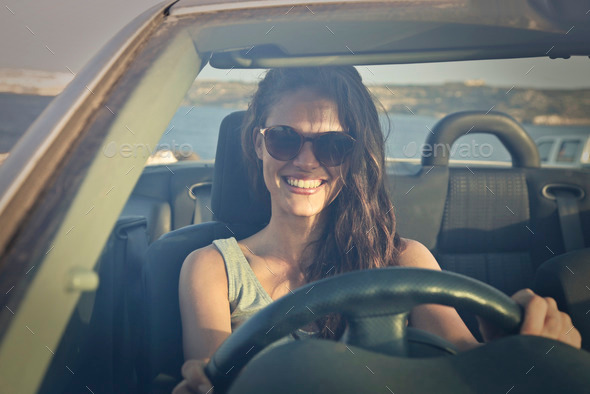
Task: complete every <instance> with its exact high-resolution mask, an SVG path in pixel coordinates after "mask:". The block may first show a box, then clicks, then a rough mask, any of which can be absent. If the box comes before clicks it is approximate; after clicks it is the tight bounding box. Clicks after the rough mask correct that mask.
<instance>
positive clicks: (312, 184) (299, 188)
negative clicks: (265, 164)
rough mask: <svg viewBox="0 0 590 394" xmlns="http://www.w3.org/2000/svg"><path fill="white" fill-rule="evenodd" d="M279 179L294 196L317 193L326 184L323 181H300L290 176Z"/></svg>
mask: <svg viewBox="0 0 590 394" xmlns="http://www.w3.org/2000/svg"><path fill="white" fill-rule="evenodd" d="M281 179H282V180H283V181H284V182H285V184H286V185H287V189H288V190H289V191H290V192H292V193H295V194H306V195H309V194H314V193H317V192H318V191H319V190H320V189H321V188H323V187H324V185H325V184H326V183H327V181H326V180H325V179H305V180H304V179H300V178H294V177H291V176H282V177H281Z"/></svg>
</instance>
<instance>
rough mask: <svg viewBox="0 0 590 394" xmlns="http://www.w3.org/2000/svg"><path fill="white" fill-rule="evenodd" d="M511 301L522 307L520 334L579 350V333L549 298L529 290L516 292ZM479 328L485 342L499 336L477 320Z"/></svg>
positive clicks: (580, 338)
mask: <svg viewBox="0 0 590 394" xmlns="http://www.w3.org/2000/svg"><path fill="white" fill-rule="evenodd" d="M512 299H513V300H514V301H516V303H518V304H519V305H522V306H523V307H524V317H523V322H522V326H521V328H520V334H522V335H538V336H542V337H546V338H551V339H555V340H558V341H561V342H564V343H567V344H568V345H570V346H573V347H575V348H577V349H579V348H580V347H581V346H582V337H581V336H580V332H579V331H578V330H577V329H576V328H575V327H574V325H573V324H572V319H571V318H570V317H569V315H568V314H566V313H563V312H561V311H559V309H557V303H556V302H555V300H554V299H553V298H551V297H541V296H539V295H537V294H535V293H534V292H533V291H532V290H530V289H523V290H520V291H518V292H516V293H515V294H514V295H513V296H512ZM478 320H479V328H480V331H481V333H482V335H483V338H484V340H485V341H486V342H488V341H489V340H493V339H495V338H497V337H499V336H501V335H500V334H499V332H498V330H497V329H495V328H494V327H492V326H491V325H490V324H488V323H486V322H484V321H483V320H482V319H479V318H478Z"/></svg>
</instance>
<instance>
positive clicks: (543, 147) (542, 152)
mask: <svg viewBox="0 0 590 394" xmlns="http://www.w3.org/2000/svg"><path fill="white" fill-rule="evenodd" d="M552 147H553V141H543V142H540V143H539V144H538V145H537V148H538V149H539V156H541V161H542V162H543V163H546V162H547V161H549V153H551V148H552Z"/></svg>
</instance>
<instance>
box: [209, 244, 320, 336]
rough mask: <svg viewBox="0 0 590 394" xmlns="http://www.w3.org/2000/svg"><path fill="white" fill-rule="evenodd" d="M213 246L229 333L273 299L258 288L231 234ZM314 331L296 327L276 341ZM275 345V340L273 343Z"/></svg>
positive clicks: (313, 334) (252, 273)
mask: <svg viewBox="0 0 590 394" xmlns="http://www.w3.org/2000/svg"><path fill="white" fill-rule="evenodd" d="M213 245H215V246H216V247H217V249H219V252H220V253H221V255H222V256H223V261H224V262H225V269H226V271H227V284H228V296H229V306H230V311H231V329H232V332H233V331H234V330H235V329H236V328H237V327H238V326H239V325H240V324H242V323H243V322H244V321H246V320H248V318H249V317H250V316H252V315H254V314H255V313H256V312H258V311H259V310H260V309H262V308H264V307H265V306H267V305H268V304H270V303H271V302H273V299H272V298H271V296H270V295H269V294H268V293H267V292H266V290H264V287H262V284H261V283H260V281H259V280H258V278H257V277H256V275H255V274H254V271H252V267H250V263H248V260H246V256H244V253H243V252H242V249H240V246H239V245H238V241H236V239H235V238H234V237H231V238H227V239H217V240H215V241H213ZM318 334H319V333H318V332H317V331H315V332H311V331H305V330H302V329H298V330H297V331H296V334H295V335H290V336H288V337H285V338H283V339H281V340H279V342H281V343H284V342H285V341H286V340H289V339H295V337H296V336H299V337H305V338H307V337H317V336H318ZM276 344H277V342H275V343H274V344H273V346H274V345H276Z"/></svg>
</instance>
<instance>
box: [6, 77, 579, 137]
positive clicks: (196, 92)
mask: <svg viewBox="0 0 590 394" xmlns="http://www.w3.org/2000/svg"><path fill="white" fill-rule="evenodd" d="M72 78H73V75H72V74H68V73H55V72H45V71H36V70H11V69H0V93H12V94H28V95H37V96H55V95H57V94H59V93H60V92H61V91H62V90H63V89H64V88H65V86H66V85H67V84H68V83H69V82H70V81H71V79H72ZM368 87H369V89H370V91H371V93H372V94H373V95H374V96H375V97H376V98H377V99H378V100H379V101H380V102H381V104H382V105H383V107H384V109H385V110H386V111H387V112H389V113H393V114H409V115H411V114H415V115H423V116H431V117H435V118H442V117H443V116H445V115H447V114H449V113H452V112H456V111H465V110H485V111H488V110H493V111H500V112H505V113H507V114H509V115H510V116H512V117H514V118H515V119H516V120H517V121H519V122H521V123H524V124H533V125H551V126H557V125H567V126H588V125H590V89H562V90H558V89H533V88H519V87H497V86H487V85H485V83H484V81H480V80H474V81H465V82H453V83H445V84H440V85H429V86H426V85H424V86H422V85H393V84H389V85H369V86H368ZM255 89H256V83H254V82H241V81H215V80H199V81H197V82H196V83H195V84H193V86H191V88H190V89H189V91H188V92H187V94H186V96H185V98H184V100H183V102H182V105H185V106H188V107H191V106H199V105H210V106H218V107H224V108H241V109H246V108H247V105H248V102H249V100H250V98H251V96H252V94H253V93H254V91H255Z"/></svg>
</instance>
